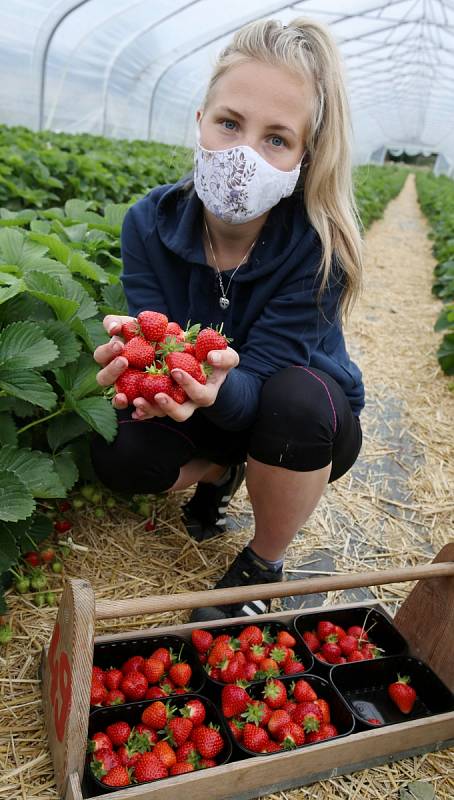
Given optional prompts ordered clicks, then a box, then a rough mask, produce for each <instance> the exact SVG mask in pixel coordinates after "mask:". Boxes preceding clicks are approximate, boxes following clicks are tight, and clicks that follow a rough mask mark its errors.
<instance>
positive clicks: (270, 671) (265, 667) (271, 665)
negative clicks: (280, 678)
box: [260, 658, 279, 677]
mask: <svg viewBox="0 0 454 800" xmlns="http://www.w3.org/2000/svg"><path fill="white" fill-rule="evenodd" d="M260 672H263V673H264V675H265V676H270V677H272V676H275V675H279V665H278V663H277V662H276V661H275V660H274V658H264V659H263V660H262V661H261V662H260Z"/></svg>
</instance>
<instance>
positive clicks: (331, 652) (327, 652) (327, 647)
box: [322, 642, 342, 664]
mask: <svg viewBox="0 0 454 800" xmlns="http://www.w3.org/2000/svg"><path fill="white" fill-rule="evenodd" d="M341 652H342V651H341V649H340V647H339V645H338V644H335V643H334V642H325V643H324V644H322V653H323V655H324V656H325V658H326V660H327V662H328V664H337V659H338V658H339V656H340V655H341Z"/></svg>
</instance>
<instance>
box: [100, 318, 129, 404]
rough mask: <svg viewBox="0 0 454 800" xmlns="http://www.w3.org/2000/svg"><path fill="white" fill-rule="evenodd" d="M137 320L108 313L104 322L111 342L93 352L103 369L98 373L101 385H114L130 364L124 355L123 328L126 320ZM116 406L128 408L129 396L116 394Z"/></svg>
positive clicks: (114, 402) (113, 401)
mask: <svg viewBox="0 0 454 800" xmlns="http://www.w3.org/2000/svg"><path fill="white" fill-rule="evenodd" d="M132 320H135V317H127V316H116V315H114V314H107V316H106V317H104V319H103V322H102V324H103V325H104V328H105V329H106V331H107V333H108V334H109V336H110V337H111V339H110V342H107V343H106V344H101V345H99V347H97V348H96V350H95V351H94V353H93V358H94V359H95V361H96V363H97V364H100V366H101V367H102V369H100V370H99V372H98V374H97V375H96V380H97V382H98V383H99V385H100V386H112V385H113V384H114V383H115V381H116V380H117V379H118V378H119V377H120V375H121V374H122V373H123V372H124V371H125V369H126V368H127V366H128V360H127V359H126V358H123V357H122V355H121V354H122V352H123V348H124V342H123V339H121V338H120V335H121V328H122V325H123V324H124V323H125V322H130V321H132ZM112 405H113V406H114V408H118V409H121V408H127V407H128V398H127V397H126V395H125V394H116V395H115V397H114V398H113V399H112Z"/></svg>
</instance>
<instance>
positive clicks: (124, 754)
mask: <svg viewBox="0 0 454 800" xmlns="http://www.w3.org/2000/svg"><path fill="white" fill-rule="evenodd" d="M148 750H149V748H148V747H144V748H143V749H142V750H141V751H140V753H139V752H137V753H136V752H133V748H132V747H131V748H130V747H129V746H128V745H126V744H122V745H121V747H119V748H118V749H117V756H118V758H119V759H120V761H121V763H122V765H123V766H124V767H134V766H135V764H136V763H137V761H138V760H139V758H140V756H141V753H145V752H148Z"/></svg>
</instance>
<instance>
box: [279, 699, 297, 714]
mask: <svg viewBox="0 0 454 800" xmlns="http://www.w3.org/2000/svg"><path fill="white" fill-rule="evenodd" d="M296 707H297V703H294V702H293V700H287V702H286V703H284V705H283V706H282V708H283V709H284V711H286V712H287V714H289V715H290V717H291V716H292V714H293V712H294V710H295V708H296Z"/></svg>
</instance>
